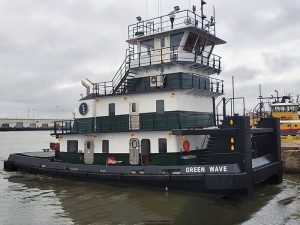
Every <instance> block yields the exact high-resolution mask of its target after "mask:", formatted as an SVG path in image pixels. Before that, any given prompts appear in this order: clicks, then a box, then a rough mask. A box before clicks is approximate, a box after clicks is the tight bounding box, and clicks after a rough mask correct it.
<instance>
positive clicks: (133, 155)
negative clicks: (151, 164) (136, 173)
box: [129, 138, 140, 165]
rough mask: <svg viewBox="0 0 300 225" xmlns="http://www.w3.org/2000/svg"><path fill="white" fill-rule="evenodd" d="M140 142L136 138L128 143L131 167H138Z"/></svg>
mask: <svg viewBox="0 0 300 225" xmlns="http://www.w3.org/2000/svg"><path fill="white" fill-rule="evenodd" d="M139 155H140V142H139V139H137V138H132V139H130V141H129V162H130V164H131V165H138V164H139V161H140V157H139Z"/></svg>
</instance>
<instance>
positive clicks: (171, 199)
mask: <svg viewBox="0 0 300 225" xmlns="http://www.w3.org/2000/svg"><path fill="white" fill-rule="evenodd" d="M49 134H50V132H48V131H32V132H31V131H24V132H0V146H1V149H0V224H1V225H2V224H3V225H15V224H16V225H19V224H26V225H27V224H28V225H32V224H33V225H35V224H37V225H43V224H62V225H64V224H66V225H68V224H84V225H85V224H100V225H102V224H108V225H110V224H122V225H127V224H137V225H144V224H145V225H156V224H157V225H158V224H162V225H164V224H183V225H192V224H197V225H202V224H203V225H210V224H212V225H219V224H220V225H230V224H245V225H246V224H247V225H256V224H259V225H262V224H266V225H271V224H282V225H284V224H290V225H291V224H295V225H296V224H297V225H299V224H300V175H295V174H294V175H289V174H285V175H284V182H283V184H281V185H277V186H275V185H270V184H262V185H259V186H257V187H256V188H255V196H254V199H253V200H248V199H246V198H245V197H243V196H239V195H231V196H229V197H226V198H220V197H219V196H213V195H205V194H200V193H199V194H196V193H193V194H191V193H179V192H173V191H172V190H169V191H168V192H165V191H164V190H150V189H142V188H135V187H127V186H125V187H124V186H112V185H107V184H101V183H95V182H83V181H71V180H66V179H60V178H50V177H46V176H36V175H30V174H22V173H19V172H5V171H3V160H5V159H6V158H7V157H8V156H9V154H10V153H13V152H26V151H39V150H40V149H42V148H47V147H48V143H49V142H50V141H51V140H52V138H51V137H50V135H49Z"/></svg>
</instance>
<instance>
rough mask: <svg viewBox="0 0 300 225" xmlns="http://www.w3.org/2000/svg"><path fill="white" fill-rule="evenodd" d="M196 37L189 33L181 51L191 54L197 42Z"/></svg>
mask: <svg viewBox="0 0 300 225" xmlns="http://www.w3.org/2000/svg"><path fill="white" fill-rule="evenodd" d="M197 37H198V35H196V34H194V33H189V36H188V38H187V39H186V42H185V45H184V47H183V50H185V51H188V52H192V51H193V49H194V46H195V43H196V41H197Z"/></svg>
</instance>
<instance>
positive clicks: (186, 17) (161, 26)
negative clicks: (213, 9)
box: [128, 10, 216, 39]
mask: <svg viewBox="0 0 300 225" xmlns="http://www.w3.org/2000/svg"><path fill="white" fill-rule="evenodd" d="M170 16H171V14H167V15H163V16H159V17H155V18H152V19H148V20H143V21H140V22H137V23H135V24H131V25H129V26H128V39H131V38H135V37H139V36H143V35H149V34H154V33H158V32H162V31H167V30H171V29H177V28H181V27H186V26H193V27H197V28H199V29H202V30H204V31H205V32H207V33H209V34H212V35H214V36H215V35H216V32H215V22H211V21H209V20H207V19H204V20H202V18H201V16H199V15H197V14H196V13H194V12H192V11H190V10H181V11H177V12H172V16H173V17H174V22H173V25H172V23H171V21H170ZM202 21H203V24H202Z"/></svg>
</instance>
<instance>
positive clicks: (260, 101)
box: [259, 84, 262, 117]
mask: <svg viewBox="0 0 300 225" xmlns="http://www.w3.org/2000/svg"><path fill="white" fill-rule="evenodd" d="M259 116H260V117H262V96H261V84H259Z"/></svg>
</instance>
